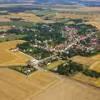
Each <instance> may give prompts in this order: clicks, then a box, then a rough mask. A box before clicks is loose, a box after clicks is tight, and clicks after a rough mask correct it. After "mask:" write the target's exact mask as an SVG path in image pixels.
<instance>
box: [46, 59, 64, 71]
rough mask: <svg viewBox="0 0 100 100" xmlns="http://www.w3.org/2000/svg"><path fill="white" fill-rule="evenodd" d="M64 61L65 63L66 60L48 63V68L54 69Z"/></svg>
mask: <svg viewBox="0 0 100 100" xmlns="http://www.w3.org/2000/svg"><path fill="white" fill-rule="evenodd" d="M64 63H65V61H64V60H58V61H54V62H52V63H50V64H48V65H47V69H49V70H51V69H54V68H56V67H58V66H60V65H62V64H64Z"/></svg>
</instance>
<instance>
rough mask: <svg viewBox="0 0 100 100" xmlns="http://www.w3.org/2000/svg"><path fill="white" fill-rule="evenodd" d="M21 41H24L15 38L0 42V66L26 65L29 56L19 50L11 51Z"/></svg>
mask: <svg viewBox="0 0 100 100" xmlns="http://www.w3.org/2000/svg"><path fill="white" fill-rule="evenodd" d="M23 42H25V41H22V40H15V41H9V42H3V43H0V67H7V66H17V65H26V62H27V61H28V60H29V59H31V57H30V56H28V55H26V54H24V53H22V52H20V51H13V49H15V48H16V45H17V44H19V43H23ZM11 49H12V50H11Z"/></svg>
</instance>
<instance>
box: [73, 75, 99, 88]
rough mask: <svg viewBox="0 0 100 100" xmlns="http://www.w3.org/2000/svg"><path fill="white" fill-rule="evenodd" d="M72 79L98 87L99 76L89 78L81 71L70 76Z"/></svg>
mask: <svg viewBox="0 0 100 100" xmlns="http://www.w3.org/2000/svg"><path fill="white" fill-rule="evenodd" d="M72 78H73V79H75V80H77V81H79V82H83V83H85V84H90V85H93V86H96V87H99V88H100V78H91V77H88V76H86V75H84V74H82V73H78V74H76V75H74V76H73V77H72Z"/></svg>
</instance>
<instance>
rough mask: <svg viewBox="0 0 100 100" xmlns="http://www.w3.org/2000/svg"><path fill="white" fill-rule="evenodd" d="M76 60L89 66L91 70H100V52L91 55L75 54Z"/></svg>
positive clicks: (74, 58)
mask: <svg viewBox="0 0 100 100" xmlns="http://www.w3.org/2000/svg"><path fill="white" fill-rule="evenodd" d="M71 59H72V60H73V61H74V62H76V63H79V64H83V65H86V66H88V67H89V68H90V69H91V70H94V71H97V72H100V54H97V55H95V56H91V57H83V56H75V57H73V58H71Z"/></svg>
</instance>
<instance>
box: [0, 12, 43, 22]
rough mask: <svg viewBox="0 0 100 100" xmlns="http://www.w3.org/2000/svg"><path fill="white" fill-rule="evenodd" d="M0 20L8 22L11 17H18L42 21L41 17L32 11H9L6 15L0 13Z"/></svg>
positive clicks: (19, 18) (31, 20) (23, 19)
mask: <svg viewBox="0 0 100 100" xmlns="http://www.w3.org/2000/svg"><path fill="white" fill-rule="evenodd" d="M0 19H3V20H2V21H1V22H9V21H11V19H18V20H22V21H26V22H42V19H41V18H40V17H38V16H36V15H35V14H33V13H24V12H22V13H9V14H8V15H1V16H0Z"/></svg>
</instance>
